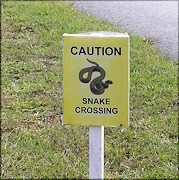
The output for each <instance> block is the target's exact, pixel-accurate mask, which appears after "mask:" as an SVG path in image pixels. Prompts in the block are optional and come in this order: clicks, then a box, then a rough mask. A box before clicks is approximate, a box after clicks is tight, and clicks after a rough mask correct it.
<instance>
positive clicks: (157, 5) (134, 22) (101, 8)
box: [75, 1, 178, 61]
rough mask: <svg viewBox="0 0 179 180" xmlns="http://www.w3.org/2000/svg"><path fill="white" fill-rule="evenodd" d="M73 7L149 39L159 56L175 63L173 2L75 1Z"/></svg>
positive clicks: (175, 17)
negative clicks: (161, 55)
mask: <svg viewBox="0 0 179 180" xmlns="http://www.w3.org/2000/svg"><path fill="white" fill-rule="evenodd" d="M75 7H76V9H77V10H78V11H85V12H87V14H89V15H93V16H96V17H98V18H100V19H102V20H108V21H109V22H110V23H112V24H113V25H114V26H115V27H117V28H119V29H122V30H128V31H129V32H133V33H134V34H136V35H140V36H141V37H145V36H146V37H148V38H150V39H152V40H153V41H155V42H156V44H155V45H156V47H157V48H159V49H160V50H161V52H162V53H163V54H166V55H169V56H172V57H173V58H174V60H175V61H177V60H178V2H177V1H76V2H75Z"/></svg>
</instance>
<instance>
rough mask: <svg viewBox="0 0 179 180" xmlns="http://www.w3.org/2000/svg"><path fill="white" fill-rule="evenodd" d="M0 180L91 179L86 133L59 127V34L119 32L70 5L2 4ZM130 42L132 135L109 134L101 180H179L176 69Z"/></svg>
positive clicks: (167, 60) (142, 44) (136, 40)
mask: <svg viewBox="0 0 179 180" xmlns="http://www.w3.org/2000/svg"><path fill="white" fill-rule="evenodd" d="M1 8H2V22H1V23H2V27H1V28H2V48H1V51H2V53H1V58H2V63H1V64H2V93H1V95H2V128H1V130H2V137H1V139H2V143H1V153H2V174H1V178H3V179H5V178H6V179H8V178H18V179H22V178H33V179H35V178H36V179H39V178H83V179H85V178H88V177H89V176H88V168H89V165H88V161H89V157H88V155H89V154H88V127H86V126H70V125H68V126H67V125H66V126H62V123H61V119H62V115H63V111H62V104H63V102H62V99H63V98H62V34H63V33H65V32H66V33H79V32H89V31H115V32H121V31H120V30H118V29H115V28H114V27H113V26H112V25H110V24H109V23H107V22H105V21H100V20H98V19H97V18H94V17H89V16H87V15H85V14H83V13H80V12H77V11H76V10H75V9H74V7H73V5H69V4H67V3H66V2H62V1H61V2H58V1H54V2H50V1H45V2H40V1H39V2H22V1H21V2H17V1H15V2H13V1H10V2H2V7H1ZM130 38H131V59H130V65H131V67H130V81H131V83H130V86H131V88H130V122H131V123H130V127H129V128H128V129H127V130H126V131H124V132H121V129H120V128H119V127H116V128H112V127H105V165H104V171H105V172H104V176H105V178H107V179H109V178H111V179H115V178H116V179H119V178H126V179H131V178H132V179H136V178H138V179H150V178H156V179H163V178H168V179H169V178H170V179H171V178H178V168H177V166H178V161H177V159H178V148H177V144H178V122H177V119H178V109H177V63H176V62H173V61H172V59H170V58H167V57H165V56H163V55H160V54H159V52H158V51H157V50H155V49H154V48H153V47H152V46H151V45H150V44H149V43H148V42H150V41H146V39H142V38H140V37H137V36H134V35H133V34H131V33H130Z"/></svg>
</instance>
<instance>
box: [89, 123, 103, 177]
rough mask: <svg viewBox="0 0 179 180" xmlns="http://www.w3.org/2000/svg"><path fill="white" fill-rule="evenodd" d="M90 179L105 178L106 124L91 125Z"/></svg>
mask: <svg viewBox="0 0 179 180" xmlns="http://www.w3.org/2000/svg"><path fill="white" fill-rule="evenodd" d="M89 179H104V126H90V127H89Z"/></svg>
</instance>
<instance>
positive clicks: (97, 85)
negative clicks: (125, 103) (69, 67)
mask: <svg viewBox="0 0 179 180" xmlns="http://www.w3.org/2000/svg"><path fill="white" fill-rule="evenodd" d="M87 60H88V62H89V63H92V64H94V65H95V66H91V67H88V68H84V69H82V70H81V71H80V73H79V79H80V81H81V82H83V83H89V82H90V81H91V77H92V73H93V72H95V71H96V72H99V73H101V75H100V76H99V77H97V78H95V79H93V80H92V81H91V83H90V90H91V92H92V93H93V94H96V95H100V94H103V93H104V91H105V89H107V88H108V87H109V84H113V82H112V81H111V80H107V81H105V83H103V82H102V80H103V79H104V78H105V75H106V73H105V71H104V69H103V68H101V67H100V66H99V65H98V64H97V63H95V62H93V61H90V60H89V59H87ZM85 73H88V76H87V78H84V77H83V75H84V74H85Z"/></svg>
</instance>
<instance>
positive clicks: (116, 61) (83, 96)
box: [63, 32, 129, 126]
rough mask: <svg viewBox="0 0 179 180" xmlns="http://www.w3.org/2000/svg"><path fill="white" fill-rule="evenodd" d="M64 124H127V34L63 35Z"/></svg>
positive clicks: (93, 33)
mask: <svg viewBox="0 0 179 180" xmlns="http://www.w3.org/2000/svg"><path fill="white" fill-rule="evenodd" d="M63 43H64V44H63V45H64V47H63V48H64V49H63V60H64V61H63V83H64V84H63V90H64V124H77V125H92V126H120V125H122V126H128V125H129V35H128V34H127V33H123V34H122V33H112V32H92V33H84V34H64V35H63Z"/></svg>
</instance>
